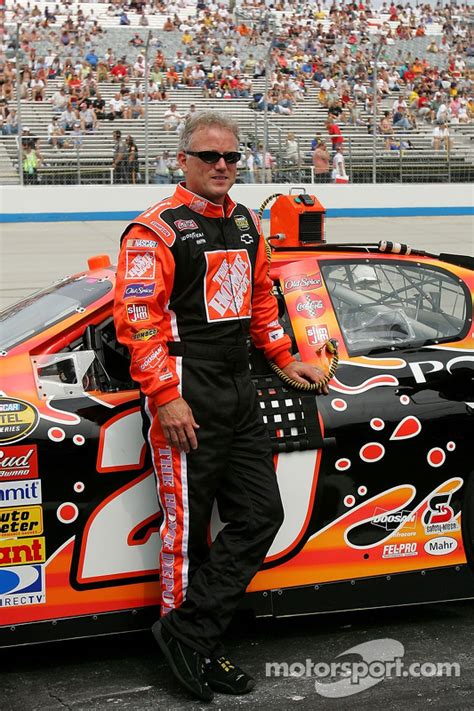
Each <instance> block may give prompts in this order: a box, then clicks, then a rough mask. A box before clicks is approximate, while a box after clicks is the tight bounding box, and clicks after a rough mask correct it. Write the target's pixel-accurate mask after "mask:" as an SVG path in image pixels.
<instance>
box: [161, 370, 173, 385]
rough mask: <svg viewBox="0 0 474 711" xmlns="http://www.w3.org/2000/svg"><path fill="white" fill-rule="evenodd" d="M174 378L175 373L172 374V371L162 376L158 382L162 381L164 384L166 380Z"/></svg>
mask: <svg viewBox="0 0 474 711" xmlns="http://www.w3.org/2000/svg"><path fill="white" fill-rule="evenodd" d="M172 377H173V373H170V371H168V372H167V373H165V374H164V375H160V377H159V378H158V380H161V382H164V381H165V380H171V378H172Z"/></svg>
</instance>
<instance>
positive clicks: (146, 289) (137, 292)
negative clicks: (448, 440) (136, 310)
mask: <svg viewBox="0 0 474 711" xmlns="http://www.w3.org/2000/svg"><path fill="white" fill-rule="evenodd" d="M154 293H155V284H129V285H128V286H126V287H125V291H124V292H123V298H124V299H131V298H132V297H137V296H139V297H141V298H142V299H147V298H148V297H149V296H153V294H154Z"/></svg>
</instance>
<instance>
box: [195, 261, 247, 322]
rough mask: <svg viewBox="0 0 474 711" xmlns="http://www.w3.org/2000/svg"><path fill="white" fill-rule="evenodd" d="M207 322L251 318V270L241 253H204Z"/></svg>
mask: <svg viewBox="0 0 474 711" xmlns="http://www.w3.org/2000/svg"><path fill="white" fill-rule="evenodd" d="M206 262H207V269H206V282H205V294H206V313H207V320H208V322H211V321H225V320H232V319H237V318H248V317H249V316H250V291H251V290H250V283H251V266H250V260H249V255H248V253H247V252H246V250H244V249H233V250H228V251H224V250H218V251H216V252H206Z"/></svg>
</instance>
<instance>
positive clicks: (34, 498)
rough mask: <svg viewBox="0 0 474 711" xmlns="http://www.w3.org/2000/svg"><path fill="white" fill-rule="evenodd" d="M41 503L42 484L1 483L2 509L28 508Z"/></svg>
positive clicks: (0, 499) (30, 482)
mask: <svg viewBox="0 0 474 711" xmlns="http://www.w3.org/2000/svg"><path fill="white" fill-rule="evenodd" d="M40 503H41V482H40V481H39V479H38V480H36V479H35V480H34V481H0V507H1V508H5V507H7V506H8V507H10V506H26V505H28V504H40Z"/></svg>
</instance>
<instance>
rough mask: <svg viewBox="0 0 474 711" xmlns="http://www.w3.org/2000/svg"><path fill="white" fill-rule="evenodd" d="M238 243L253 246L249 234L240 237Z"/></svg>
mask: <svg viewBox="0 0 474 711" xmlns="http://www.w3.org/2000/svg"><path fill="white" fill-rule="evenodd" d="M240 241H241V242H243V243H244V244H253V237H252V235H249V234H246V235H240Z"/></svg>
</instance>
